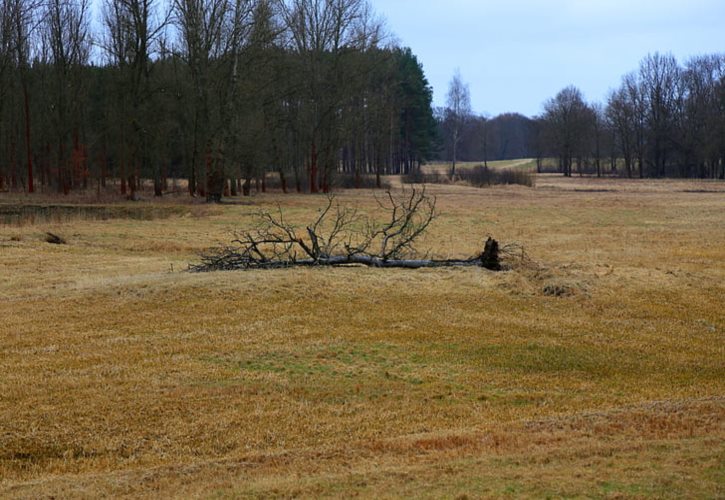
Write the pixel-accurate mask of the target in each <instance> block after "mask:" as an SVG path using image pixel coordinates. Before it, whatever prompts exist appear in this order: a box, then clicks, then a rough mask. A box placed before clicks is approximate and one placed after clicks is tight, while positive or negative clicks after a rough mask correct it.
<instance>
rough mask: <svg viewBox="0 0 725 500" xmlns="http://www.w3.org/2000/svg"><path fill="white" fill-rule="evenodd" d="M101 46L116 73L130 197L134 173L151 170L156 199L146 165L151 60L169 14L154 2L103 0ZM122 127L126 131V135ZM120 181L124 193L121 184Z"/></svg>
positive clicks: (156, 181)
mask: <svg viewBox="0 0 725 500" xmlns="http://www.w3.org/2000/svg"><path fill="white" fill-rule="evenodd" d="M104 10H105V13H104V24H105V30H106V33H105V44H104V48H105V51H106V53H107V54H108V56H109V58H110V60H111V62H112V63H113V64H114V65H115V67H116V69H117V70H118V72H119V87H118V93H117V95H118V98H119V99H120V100H121V102H120V106H119V107H120V114H121V121H122V123H121V125H120V126H121V127H123V130H121V133H120V137H119V139H120V141H119V142H120V145H119V147H120V148H121V150H122V153H121V155H120V156H121V158H122V163H123V164H124V166H123V168H124V169H125V168H126V165H127V164H130V165H133V166H134V167H135V168H136V169H137V174H136V175H135V176H134V178H133V179H131V182H130V184H131V186H130V187H131V191H132V192H133V191H135V190H136V188H137V187H138V186H137V185H138V182H139V181H138V179H137V178H138V177H139V174H138V171H148V170H153V172H154V194H155V195H156V196H160V195H161V180H160V177H161V176H160V170H159V166H158V162H153V163H154V165H153V167H152V168H151V166H150V165H149V164H150V163H152V153H151V148H152V145H151V142H152V139H151V135H152V129H153V122H154V120H155V118H156V113H154V111H153V109H151V108H152V102H151V98H152V94H153V89H152V88H151V68H152V65H151V60H152V57H153V55H154V53H156V52H157V51H158V50H159V48H160V45H161V38H162V36H163V32H164V29H165V28H166V25H167V22H168V19H169V13H168V12H167V13H163V12H161V6H160V2H159V0H105V2H104ZM126 127H128V130H126ZM122 177H124V178H123V179H122V181H121V182H122V184H121V186H122V188H121V190H122V191H125V189H124V188H125V185H126V184H125V182H126V178H125V176H124V175H122Z"/></svg>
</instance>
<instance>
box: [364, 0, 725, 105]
mask: <svg viewBox="0 0 725 500" xmlns="http://www.w3.org/2000/svg"><path fill="white" fill-rule="evenodd" d="M371 2H372V4H373V6H374V7H375V9H376V10H377V12H378V13H379V14H380V15H382V17H383V18H384V19H385V21H386V24H387V27H388V30H390V31H391V32H392V33H393V34H394V35H395V37H396V38H397V39H398V42H399V43H400V44H401V45H403V46H407V47H410V48H411V49H412V51H413V53H414V54H416V56H418V59H419V61H420V62H421V63H422V64H423V69H424V70H425V73H426V76H427V78H428V81H429V82H430V84H431V85H432V86H433V90H434V105H436V106H443V105H444V104H445V100H446V92H447V90H448V84H449V82H450V80H451V78H452V76H453V74H454V72H455V71H456V69H460V72H461V76H462V78H463V80H464V82H466V83H468V84H469V86H470V91H471V103H472V108H473V111H474V112H475V113H478V114H481V113H486V114H489V115H491V116H495V115H497V114H500V113H504V112H518V113H522V114H524V115H527V116H533V115H536V114H539V113H541V110H542V106H543V103H544V101H546V100H547V99H549V98H551V97H553V96H554V95H556V93H557V92H558V91H559V90H561V89H562V88H564V87H566V86H568V85H575V86H577V87H578V88H579V89H580V90H581V91H582V92H583V93H584V96H585V97H586V99H587V100H589V101H591V102H596V101H600V102H603V101H605V100H606V96H607V93H608V91H609V90H610V89H614V88H616V87H618V86H619V84H620V82H621V78H622V76H623V75H625V74H626V73H628V72H630V71H634V70H636V69H637V68H638V67H639V63H640V61H641V60H642V59H643V58H644V57H645V56H646V55H647V54H649V53H654V52H660V53H672V54H673V55H674V56H675V57H676V58H677V59H678V61H680V63H683V62H685V61H686V60H687V59H688V58H690V57H692V56H695V55H700V54H710V53H722V52H725V0H371Z"/></svg>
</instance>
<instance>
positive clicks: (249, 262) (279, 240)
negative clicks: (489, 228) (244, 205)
mask: <svg viewBox="0 0 725 500" xmlns="http://www.w3.org/2000/svg"><path fill="white" fill-rule="evenodd" d="M377 200H378V204H379V205H380V207H381V208H382V209H383V210H384V211H385V212H386V213H387V215H388V218H387V220H386V221H385V222H383V223H380V222H376V221H374V220H372V219H370V218H367V217H364V216H362V215H361V214H360V213H359V212H358V211H357V210H355V209H351V208H346V207H343V206H341V205H340V204H339V203H338V202H337V200H336V199H335V197H334V196H330V197H328V198H327V204H326V205H325V207H324V208H323V209H322V210H320V214H319V216H318V217H317V219H316V220H315V221H314V222H313V223H312V224H310V225H308V226H306V227H305V228H304V229H300V228H299V227H296V226H294V225H293V224H291V223H289V222H288V221H287V220H286V219H285V216H284V213H283V211H282V210H281V209H278V210H277V212H276V213H275V214H272V213H270V212H262V213H260V215H259V224H258V226H257V227H256V228H255V229H253V230H251V231H245V232H242V233H239V234H237V237H236V239H235V240H234V241H232V244H231V245H228V246H224V247H221V248H217V249H212V250H210V251H207V252H205V253H203V254H202V255H201V263H199V264H195V265H191V266H190V268H189V269H190V271H193V272H207V271H222V270H239V269H282V268H289V267H315V266H350V265H362V266H368V267H379V268H406V269H420V268H424V267H484V268H487V269H491V270H496V271H498V270H500V269H501V264H500V262H499V257H498V243H497V242H496V241H495V240H493V239H492V238H489V239H488V241H487V242H486V245H485V249H484V251H483V252H482V253H481V254H479V255H476V256H474V257H471V258H468V259H445V260H438V259H429V258H421V257H420V253H419V252H418V251H417V250H416V248H415V245H416V243H417V241H418V240H419V239H420V237H421V236H422V235H423V234H424V233H425V231H426V230H427V229H428V227H429V226H430V224H431V223H432V222H433V220H434V219H435V218H436V215H437V212H436V199H435V197H432V196H428V195H427V194H426V192H425V189H421V190H418V189H413V190H412V191H411V192H410V193H409V194H407V195H403V196H400V197H398V196H395V195H393V194H392V193H390V192H388V193H387V195H386V197H385V198H382V199H377Z"/></svg>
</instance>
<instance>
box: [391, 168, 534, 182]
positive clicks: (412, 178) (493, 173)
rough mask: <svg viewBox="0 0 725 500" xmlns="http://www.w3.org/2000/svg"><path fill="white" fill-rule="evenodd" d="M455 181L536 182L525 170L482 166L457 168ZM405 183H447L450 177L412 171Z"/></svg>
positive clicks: (532, 174) (435, 173) (436, 173)
mask: <svg viewBox="0 0 725 500" xmlns="http://www.w3.org/2000/svg"><path fill="white" fill-rule="evenodd" d="M455 181H463V182H467V183H468V184H470V185H471V186H475V187H484V186H495V185H498V184H519V185H521V186H528V187H533V186H534V185H535V183H536V174H535V173H533V172H529V171H527V170H514V169H504V170H494V169H490V168H488V167H484V166H480V165H479V166H477V167H474V168H471V169H462V170H459V171H458V173H457V174H456V177H455ZM403 182H405V183H406V184H449V183H450V182H451V180H450V178H449V177H448V176H446V175H442V174H440V173H439V172H432V173H429V174H426V173H423V172H414V173H411V174H409V175H407V176H405V177H403Z"/></svg>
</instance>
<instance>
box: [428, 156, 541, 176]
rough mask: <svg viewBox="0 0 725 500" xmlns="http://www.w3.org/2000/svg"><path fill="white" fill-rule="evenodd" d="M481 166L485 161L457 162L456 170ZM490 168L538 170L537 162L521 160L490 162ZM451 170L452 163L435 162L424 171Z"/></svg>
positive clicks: (441, 171)
mask: <svg viewBox="0 0 725 500" xmlns="http://www.w3.org/2000/svg"><path fill="white" fill-rule="evenodd" d="M479 165H483V161H465V162H457V163H456V168H457V169H464V170H465V169H469V168H473V167H477V166H479ZM488 166H489V168H494V169H506V168H516V169H526V170H535V169H536V160H532V159H520V160H504V161H489V162H488ZM450 169H451V163H450V162H434V163H429V164H427V165H424V166H423V171H424V172H427V173H432V172H438V173H440V174H445V173H448V172H449V171H450Z"/></svg>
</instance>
